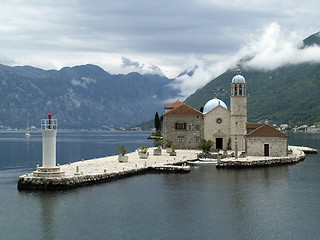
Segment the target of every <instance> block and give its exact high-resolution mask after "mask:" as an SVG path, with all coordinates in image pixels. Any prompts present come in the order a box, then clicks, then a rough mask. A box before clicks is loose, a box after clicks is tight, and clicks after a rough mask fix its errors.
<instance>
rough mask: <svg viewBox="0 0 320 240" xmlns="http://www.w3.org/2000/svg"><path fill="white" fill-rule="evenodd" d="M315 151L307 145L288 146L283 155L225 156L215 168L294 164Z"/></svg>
mask: <svg viewBox="0 0 320 240" xmlns="http://www.w3.org/2000/svg"><path fill="white" fill-rule="evenodd" d="M304 151H306V153H310V152H313V153H316V151H317V150H316V149H312V148H307V147H296V146H289V154H288V156H285V157H261V156H260V157H257V156H246V157H239V158H237V159H235V158H234V157H233V158H225V159H221V160H219V161H218V163H217V166H216V167H217V168H252V167H268V166H277V165H287V164H295V163H298V162H300V161H303V160H304V159H305V158H306V153H305V152H304Z"/></svg>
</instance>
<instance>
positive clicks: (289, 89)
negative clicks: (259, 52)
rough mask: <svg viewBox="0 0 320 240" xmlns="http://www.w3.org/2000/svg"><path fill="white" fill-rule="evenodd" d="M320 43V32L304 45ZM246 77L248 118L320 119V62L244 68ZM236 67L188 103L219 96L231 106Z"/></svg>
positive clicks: (200, 104) (292, 122)
mask: <svg viewBox="0 0 320 240" xmlns="http://www.w3.org/2000/svg"><path fill="white" fill-rule="evenodd" d="M312 45H318V46H320V32H319V33H315V34H313V35H311V36H309V37H308V38H306V39H305V40H303V46H302V47H301V48H305V47H307V46H312ZM245 62H246V60H243V61H241V63H240V64H239V66H240V68H241V69H242V72H241V74H242V75H243V76H244V77H245V78H246V83H247V84H246V85H247V86H246V89H247V110H248V121H249V122H257V121H265V120H269V121H270V122H272V123H276V124H281V123H288V124H289V125H291V126H292V127H293V126H295V125H299V124H317V123H320V88H319V85H320V64H319V63H301V64H291V65H290V64H288V65H286V66H283V67H279V68H277V69H274V70H272V71H258V70H253V69H246V68H242V67H241V66H242V65H244V64H245ZM235 74H237V73H236V69H234V70H228V71H226V72H225V73H223V74H222V75H220V76H218V77H217V78H215V79H213V80H212V81H210V82H209V83H208V84H207V85H205V86H204V87H202V88H201V89H198V90H197V91H196V92H195V93H194V94H192V95H191V96H189V97H188V98H187V99H186V100H185V103H186V104H188V105H190V106H192V107H194V108H196V109H200V108H201V107H203V106H204V104H205V103H206V102H207V101H208V100H210V99H212V98H214V97H215V96H216V97H217V98H219V99H221V100H223V101H224V102H225V103H226V104H227V105H228V106H230V99H229V98H230V89H231V85H230V84H231V79H232V77H233V76H234V75H235Z"/></svg>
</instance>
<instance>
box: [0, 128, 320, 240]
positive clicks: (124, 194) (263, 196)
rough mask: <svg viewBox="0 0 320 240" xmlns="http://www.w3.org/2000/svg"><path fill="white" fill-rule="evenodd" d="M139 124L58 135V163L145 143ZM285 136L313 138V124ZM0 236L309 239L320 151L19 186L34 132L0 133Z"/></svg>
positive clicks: (29, 167) (315, 231)
mask: <svg viewBox="0 0 320 240" xmlns="http://www.w3.org/2000/svg"><path fill="white" fill-rule="evenodd" d="M147 136H148V133H146V132H116V133H109V132H87V133H78V132H76V133H74V132H72V133H62V132H58V135H57V162H59V163H60V164H65V163H68V162H73V161H79V160H81V159H82V158H84V159H89V158H94V157H101V156H105V155H113V154H117V151H116V148H117V147H118V146H119V145H122V144H124V145H125V146H127V147H128V148H129V150H131V151H133V150H135V149H136V148H138V147H140V146H141V145H142V144H144V145H149V146H151V145H152V141H150V140H147V139H146V137H147ZM289 143H290V144H292V145H304V146H310V147H314V148H319V144H320V135H319V134H290V138H289ZM0 161H1V166H0V191H1V197H0V224H1V231H0V239H317V238H318V236H319V234H320V229H319V222H320V211H319V210H320V207H319V203H318V202H319V199H320V191H319V187H318V186H319V185H320V176H319V174H318V172H319V170H318V169H319V167H320V158H319V155H308V156H307V158H306V160H305V161H303V162H300V163H298V164H295V165H288V166H278V167H269V168H256V169H216V168H215V167H212V166H208V167H197V168H196V167H194V168H192V170H191V172H190V173H189V174H146V175H140V176H134V177H130V178H126V179H121V180H117V181H113V182H109V183H105V184H98V185H92V186H87V187H83V188H78V189H73V190H67V191H53V192H39V191H35V192H33V191H18V190H17V180H18V177H19V175H22V174H24V173H26V172H31V171H33V170H34V169H35V166H36V164H40V165H41V134H40V133H39V134H32V136H31V138H30V139H29V140H27V139H25V138H24V135H23V134H19V133H0Z"/></svg>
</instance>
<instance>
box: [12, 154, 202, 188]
mask: <svg viewBox="0 0 320 240" xmlns="http://www.w3.org/2000/svg"><path fill="white" fill-rule="evenodd" d="M150 152H151V151H150ZM198 153H199V151H195V150H188V151H185V150H177V156H170V155H169V154H168V153H166V152H165V151H162V155H160V156H154V155H151V154H150V155H149V157H148V159H140V157H139V153H138V152H137V151H136V152H132V153H130V154H128V159H129V160H128V162H126V163H120V162H119V161H118V156H110V157H103V158H95V159H89V160H81V161H78V162H73V163H69V164H66V165H61V166H59V167H60V168H61V171H63V172H65V175H64V176H62V177H39V176H38V175H37V174H35V172H33V173H27V174H25V175H22V176H20V177H19V179H18V189H19V190H59V189H69V188H77V187H82V186H86V185H89V184H97V183H104V182H108V181H112V180H117V179H121V178H125V177H130V176H134V175H139V174H145V173H188V172H190V167H189V166H186V162H187V161H188V160H194V159H196V158H197V154H198ZM181 165H182V166H181Z"/></svg>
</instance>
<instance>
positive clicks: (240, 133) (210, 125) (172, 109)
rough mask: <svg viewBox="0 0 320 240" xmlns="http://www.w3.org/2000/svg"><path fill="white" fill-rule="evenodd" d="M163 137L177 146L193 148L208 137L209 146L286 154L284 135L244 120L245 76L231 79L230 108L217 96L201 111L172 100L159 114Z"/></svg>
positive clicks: (255, 154) (245, 117) (266, 154)
mask: <svg viewBox="0 0 320 240" xmlns="http://www.w3.org/2000/svg"><path fill="white" fill-rule="evenodd" d="M162 116H163V120H162V136H163V139H164V140H165V141H166V140H171V141H173V143H174V144H175V145H176V146H178V148H180V149H197V148H198V145H199V141H200V139H201V138H205V139H206V140H209V139H210V140H212V141H213V143H214V145H213V147H212V149H216V150H219V149H231V150H234V151H238V152H243V153H246V154H247V155H252V156H286V155H287V154H288V136H287V135H286V134H285V133H283V132H281V131H279V130H277V129H275V128H274V127H272V126H270V125H268V124H258V123H248V122H247V95H246V81H245V78H244V77H243V76H242V75H240V72H239V71H238V74H237V75H236V76H234V77H233V78H232V80H231V96H230V110H229V109H228V107H227V105H226V104H225V103H224V102H223V101H222V100H219V99H217V98H214V99H211V100H209V101H208V102H207V103H206V104H205V105H204V108H203V112H202V113H201V112H200V111H198V110H196V109H194V108H192V107H190V106H188V105H187V104H185V103H182V102H180V101H176V102H174V103H172V104H170V105H168V106H166V107H165V113H163V114H162Z"/></svg>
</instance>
